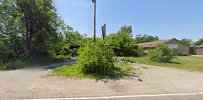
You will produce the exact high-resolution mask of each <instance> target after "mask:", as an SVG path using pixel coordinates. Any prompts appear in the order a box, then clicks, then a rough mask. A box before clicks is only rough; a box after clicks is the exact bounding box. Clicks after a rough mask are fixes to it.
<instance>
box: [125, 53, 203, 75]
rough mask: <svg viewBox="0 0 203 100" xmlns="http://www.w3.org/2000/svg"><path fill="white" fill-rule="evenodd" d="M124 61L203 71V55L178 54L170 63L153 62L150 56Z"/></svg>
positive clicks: (129, 58)
mask: <svg viewBox="0 0 203 100" xmlns="http://www.w3.org/2000/svg"><path fill="white" fill-rule="evenodd" d="M123 61H125V62H133V63H140V64H147V65H155V66H161V67H171V68H177V69H183V70H188V71H200V72H203V57H193V56H177V57H176V58H174V59H173V60H172V61H171V62H169V63H157V62H153V61H151V60H149V58H148V57H126V58H123Z"/></svg>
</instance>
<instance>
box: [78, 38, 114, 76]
mask: <svg viewBox="0 0 203 100" xmlns="http://www.w3.org/2000/svg"><path fill="white" fill-rule="evenodd" d="M113 56H114V53H113V51H112V49H111V48H110V47H109V46H106V45H105V44H104V42H103V41H97V42H88V43H87V44H86V45H84V47H81V49H80V50H79V56H78V63H79V65H80V66H81V68H82V71H83V72H84V73H89V74H110V73H111V72H112V70H113V68H114V65H113Z"/></svg>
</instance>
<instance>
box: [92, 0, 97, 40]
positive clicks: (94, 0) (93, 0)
mask: <svg viewBox="0 0 203 100" xmlns="http://www.w3.org/2000/svg"><path fill="white" fill-rule="evenodd" d="M92 2H93V3H94V36H93V38H94V42H96V10H97V9H96V5H97V3H96V0H92Z"/></svg>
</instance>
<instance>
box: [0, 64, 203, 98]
mask: <svg viewBox="0 0 203 100" xmlns="http://www.w3.org/2000/svg"><path fill="white" fill-rule="evenodd" d="M133 66H134V67H135V68H138V70H137V71H136V73H139V74H138V75H139V78H140V79H141V80H142V81H138V79H137V78H134V79H121V80H109V81H108V82H106V81H103V80H89V79H80V80H73V79H64V78H60V77H49V76H48V74H49V73H50V72H51V70H43V69H40V68H36V69H21V70H14V71H1V72H0V99H32V98H37V99H40V98H61V97H88V96H113V95H139V94H159V93H161V94H162V93H191V92H195V93H196V92H203V73H200V72H188V71H182V70H176V69H169V68H162V67H156V66H149V65H140V64H133Z"/></svg>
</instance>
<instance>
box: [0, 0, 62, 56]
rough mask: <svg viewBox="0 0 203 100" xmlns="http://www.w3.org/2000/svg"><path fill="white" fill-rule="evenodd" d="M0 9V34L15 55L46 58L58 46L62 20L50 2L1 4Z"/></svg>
mask: <svg viewBox="0 0 203 100" xmlns="http://www.w3.org/2000/svg"><path fill="white" fill-rule="evenodd" d="M0 5H1V6H0V7H1V12H3V13H2V14H1V15H0V22H1V23H2V24H1V25H0V28H1V33H0V34H1V35H2V34H3V35H4V36H6V37H8V38H9V40H8V41H9V42H10V43H11V46H12V48H13V50H14V51H15V52H16V55H18V54H17V52H23V53H24V54H27V55H28V56H31V57H32V56H43V55H47V54H48V51H49V50H50V49H53V48H55V47H56V44H57V43H59V42H61V38H62V34H61V32H59V31H60V29H61V27H62V25H61V23H62V20H61V19H60V17H58V16H57V14H56V9H55V7H54V6H53V0H2V1H0Z"/></svg>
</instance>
